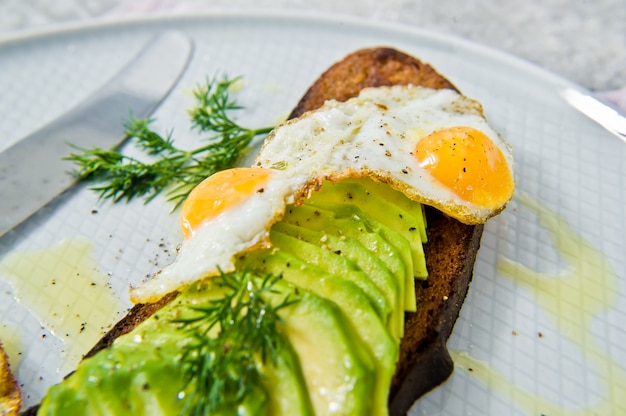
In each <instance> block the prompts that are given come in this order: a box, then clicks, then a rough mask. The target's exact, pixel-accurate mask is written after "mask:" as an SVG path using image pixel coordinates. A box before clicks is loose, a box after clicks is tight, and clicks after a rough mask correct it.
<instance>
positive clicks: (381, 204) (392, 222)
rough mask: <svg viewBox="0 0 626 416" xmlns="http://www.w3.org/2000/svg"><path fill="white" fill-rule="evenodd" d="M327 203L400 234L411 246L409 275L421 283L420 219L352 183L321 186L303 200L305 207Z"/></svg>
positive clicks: (423, 276)
mask: <svg viewBox="0 0 626 416" xmlns="http://www.w3.org/2000/svg"><path fill="white" fill-rule="evenodd" d="M327 203H341V204H352V205H356V206H358V207H359V208H360V209H361V210H362V211H363V212H365V213H366V214H368V215H369V216H371V217H372V218H374V219H375V220H377V221H379V222H381V223H382V224H384V225H386V226H388V227H389V228H391V229H393V230H395V231H397V232H399V233H400V234H402V235H403V236H404V237H405V238H406V239H407V240H408V241H409V243H410V244H411V253H412V257H413V275H414V276H415V277H417V278H422V279H424V278H426V277H427V275H428V272H427V270H426V262H425V259H424V248H423V247H422V243H423V242H422V239H421V232H420V231H419V229H418V227H420V226H423V224H424V222H423V219H418V218H417V217H416V216H415V215H414V214H413V213H411V212H407V211H406V210H404V209H402V208H400V207H399V206H397V205H394V204H393V203H392V202H390V201H388V200H386V199H384V198H383V197H381V196H379V195H377V194H376V193H374V192H370V191H368V190H367V189H366V188H365V187H363V186H362V185H360V184H358V183H354V182H343V181H342V182H325V183H324V185H323V186H322V189H321V190H320V191H319V192H314V193H313V194H312V195H311V197H310V198H309V199H308V200H307V204H309V205H313V206H316V205H317V204H322V205H323V204H327ZM418 217H419V216H418Z"/></svg>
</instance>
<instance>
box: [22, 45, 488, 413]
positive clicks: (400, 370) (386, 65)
mask: <svg viewBox="0 0 626 416" xmlns="http://www.w3.org/2000/svg"><path fill="white" fill-rule="evenodd" d="M402 84H414V85H419V86H424V87H430V88H451V89H455V90H456V88H455V86H454V85H453V84H452V83H451V82H450V81H448V80H447V79H446V78H444V77H443V76H441V75H440V74H439V73H437V72H436V71H435V70H434V69H433V68H432V67H430V66H429V65H427V64H425V63H423V62H421V61H419V60H418V59H416V58H414V57H411V56H409V55H407V54H405V53H402V52H400V51H397V50H395V49H390V48H369V49H362V50H359V51H356V52H354V53H352V54H350V55H348V56H346V57H345V58H344V59H343V60H341V61H339V62H337V63H335V64H334V65H332V66H331V67H330V68H329V69H328V70H327V71H326V72H324V73H323V74H322V75H321V76H320V77H319V78H318V79H317V80H316V81H315V82H314V83H313V84H312V85H311V87H310V88H309V90H308V91H307V92H306V93H305V95H304V96H303V97H302V99H301V100H300V102H299V103H298V104H297V106H296V107H295V108H294V110H293V111H292V112H291V115H290V118H295V117H298V116H300V115H302V114H304V113H305V112H307V111H310V110H314V109H316V108H318V107H319V106H321V105H322V104H323V103H324V102H325V101H326V100H328V99H336V100H338V101H343V100H346V99H348V98H351V97H354V96H356V95H358V94H359V91H361V90H362V89H363V88H366V87H378V86H390V85H402ZM427 216H428V220H429V223H428V243H427V244H426V245H425V254H426V262H427V267H428V271H429V277H428V279H427V280H425V281H423V282H421V283H420V282H418V284H417V285H416V295H417V305H418V309H417V312H415V313H407V314H406V318H405V337H404V338H403V340H402V343H401V346H400V356H399V362H398V366H397V371H396V375H395V377H394V380H393V383H392V390H391V392H390V401H389V409H390V414H392V415H399V414H405V413H406V412H407V411H408V410H409V408H410V406H411V405H412V404H413V403H414V402H415V400H416V399H417V398H419V397H420V396H421V395H423V394H424V393H426V392H428V391H429V390H431V389H432V388H434V387H435V386H437V385H439V384H440V383H441V382H443V381H444V380H445V379H446V378H448V377H449V375H450V374H451V372H452V369H453V363H452V360H451V358H450V355H449V354H448V351H447V349H446V342H447V339H448V337H449V336H450V333H451V332H452V328H453V326H454V323H455V321H456V319H457V317H458V315H459V311H460V309H461V306H462V304H463V301H464V299H465V296H466V294H467V290H468V286H469V283H470V280H471V277H472V270H473V266H474V261H475V259H476V253H477V251H478V247H479V244H480V238H481V235H482V230H483V226H482V225H478V226H470V225H465V224H462V223H460V222H458V221H456V220H454V219H451V218H449V217H446V216H444V215H443V214H442V213H440V212H439V211H436V210H434V209H429V210H427ZM175 296H176V294H175V293H173V294H170V295H168V296H166V297H165V298H163V299H161V300H160V301H159V302H157V303H155V304H146V305H144V304H139V305H135V306H134V307H133V309H132V310H131V311H130V312H129V313H128V314H127V316H126V317H124V318H123V319H122V320H121V321H120V322H118V324H117V325H115V326H114V328H113V329H112V330H111V331H110V332H109V333H107V334H106V335H105V336H104V337H103V338H102V339H101V340H100V341H99V342H98V344H97V345H95V346H94V348H93V349H92V350H91V351H89V353H87V354H86V357H90V356H92V355H94V354H95V353H97V352H98V351H100V350H102V349H104V348H107V347H109V346H110V345H111V344H112V343H113V341H114V340H115V339H116V338H117V337H119V336H121V335H123V334H125V333H127V332H129V331H130V330H132V329H133V328H134V327H135V326H136V325H138V324H139V323H140V322H142V321H143V320H145V319H146V318H148V317H149V316H151V315H152V314H153V313H154V312H156V311H157V310H158V309H160V308H161V307H162V306H163V305H165V304H167V303H168V302H169V301H171V300H172V299H173V298H174V297H175ZM31 410H34V409H31ZM32 414H34V413H32Z"/></svg>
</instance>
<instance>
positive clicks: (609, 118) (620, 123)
mask: <svg viewBox="0 0 626 416" xmlns="http://www.w3.org/2000/svg"><path fill="white" fill-rule="evenodd" d="M561 96H562V97H563V99H564V100H565V101H567V102H568V103H569V104H570V105H571V106H572V107H574V108H575V109H577V110H578V111H580V112H581V113H583V114H584V115H586V116H587V117H589V118H590V119H592V120H593V121H595V122H596V123H598V124H600V125H601V126H602V127H604V128H605V129H606V130H608V131H610V132H611V133H613V134H614V135H616V136H617V137H619V138H620V139H621V140H623V141H624V142H626V117H624V115H622V114H620V113H619V112H618V111H617V110H616V109H614V108H612V107H610V106H609V105H607V104H605V103H603V102H601V101H600V100H598V99H596V98H594V97H592V96H591V95H589V94H584V93H582V92H579V91H576V90H575V89H573V88H567V89H565V90H563V91H562V92H561Z"/></svg>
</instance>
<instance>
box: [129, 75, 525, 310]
mask: <svg viewBox="0 0 626 416" xmlns="http://www.w3.org/2000/svg"><path fill="white" fill-rule="evenodd" d="M348 177H370V178H373V179H374V180H378V181H381V182H384V183H387V184H389V186H391V187H392V188H394V189H396V190H398V191H400V192H403V193H404V194H405V195H406V196H407V197H409V198H410V199H413V200H415V201H417V202H421V203H423V204H426V205H431V206H433V207H435V208H437V209H439V210H440V211H442V212H443V213H445V214H447V215H449V216H451V217H453V218H456V219H457V220H459V221H461V222H463V223H466V224H480V223H484V222H485V221H487V219H489V218H490V217H492V216H494V215H496V214H497V213H499V212H500V211H501V210H502V209H504V208H505V206H506V204H507V203H508V201H509V200H510V199H511V197H512V195H513V191H514V180H513V162H512V155H511V150H510V148H509V146H508V145H507V144H506V143H505V141H504V140H503V139H502V138H501V137H500V136H499V134H498V133H497V132H496V131H495V130H493V129H492V128H491V127H490V126H489V124H488V123H487V121H486V120H485V118H484V116H483V111H482V107H481V105H480V104H479V103H478V102H476V101H474V100H472V99H469V98H467V97H465V96H463V95H461V94H459V93H458V92H456V91H454V90H449V89H444V90H435V89H429V88H423V87H414V86H393V87H379V88H368V89H364V90H363V91H362V92H361V94H360V95H359V96H357V97H355V98H352V99H349V100H347V101H345V102H338V101H334V100H331V101H327V102H326V103H325V104H324V105H323V106H322V107H320V108H319V109H317V110H314V111H311V112H309V113H306V114H304V115H303V116H301V117H299V118H297V119H293V120H290V121H287V122H285V123H283V124H282V125H280V126H278V127H277V128H276V129H275V130H274V131H273V132H272V133H270V135H269V136H268V137H267V139H266V140H265V143H264V144H263V147H262V149H261V151H260V152H259V154H258V155H257V158H256V160H255V162H254V165H253V167H248V168H235V169H231V170H228V171H223V172H220V173H217V174H215V175H213V176H211V177H210V178H208V179H206V180H205V181H204V182H202V183H201V184H200V185H199V186H198V187H197V188H196V189H194V191H193V192H192V193H191V194H190V195H189V197H188V199H187V200H186V201H185V203H184V205H183V208H182V213H181V229H182V231H183V234H184V235H185V240H184V242H183V244H182V246H181V249H180V251H179V254H178V257H177V259H176V260H175V261H174V263H172V264H171V265H170V266H168V267H166V268H165V269H163V270H162V271H161V272H160V273H158V274H156V275H155V276H153V278H152V279H151V280H148V281H147V282H145V283H144V284H143V285H141V286H139V287H137V288H134V289H132V291H131V297H132V299H133V301H135V302H148V301H154V300H157V299H158V298H160V297H162V296H163V295H165V294H167V293H169V292H171V291H173V290H176V289H179V288H180V287H182V286H185V285H187V284H190V283H192V282H194V281H196V280H198V279H201V278H203V277H207V276H211V275H215V274H218V273H220V271H222V272H228V271H232V270H234V264H233V263H234V258H235V256H236V255H237V254H240V253H242V252H245V251H247V250H251V249H254V248H257V247H265V246H268V245H269V240H268V238H269V237H268V236H269V230H270V228H271V226H272V224H274V223H275V222H276V221H279V220H280V218H282V215H283V214H284V212H285V208H286V206H287V205H288V204H293V203H300V202H302V201H303V200H304V199H306V198H307V197H308V196H309V195H310V194H311V192H314V191H315V190H317V189H319V188H320V187H321V185H322V184H323V182H324V181H327V180H330V181H338V180H341V179H343V178H348Z"/></svg>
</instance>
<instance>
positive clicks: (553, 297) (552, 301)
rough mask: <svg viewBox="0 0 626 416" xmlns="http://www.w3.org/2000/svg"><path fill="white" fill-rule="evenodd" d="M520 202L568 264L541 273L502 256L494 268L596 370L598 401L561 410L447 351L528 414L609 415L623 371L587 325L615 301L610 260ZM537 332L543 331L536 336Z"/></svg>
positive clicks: (558, 221)
mask: <svg viewBox="0 0 626 416" xmlns="http://www.w3.org/2000/svg"><path fill="white" fill-rule="evenodd" d="M517 199H518V201H519V202H520V203H521V204H522V205H523V206H525V207H527V208H529V209H531V210H533V211H535V212H536V213H537V216H538V219H539V223H540V225H541V226H542V227H544V228H545V229H547V230H548V232H549V233H550V235H551V236H552V239H553V242H554V245H555V248H556V249H557V250H558V253H559V255H560V256H561V257H562V259H563V260H564V261H565V262H566V263H567V265H568V268H567V269H566V270H565V271H564V272H563V273H560V274H558V275H553V274H546V273H540V272H538V271H536V270H533V269H531V268H529V267H527V266H525V265H523V264H521V263H519V262H516V261H513V260H511V259H508V258H500V259H498V262H497V270H498V272H499V274H500V275H502V276H506V277H508V278H510V279H511V280H513V281H514V282H516V283H519V284H520V285H522V286H524V287H526V288H527V289H528V290H529V293H532V294H534V296H535V299H536V303H537V305H539V307H540V308H541V310H542V312H543V313H545V314H546V316H548V317H549V318H550V320H551V321H552V322H553V323H554V325H555V326H556V328H557V329H558V330H559V333H560V335H561V336H562V337H563V338H565V339H566V340H567V341H569V342H571V343H572V344H573V345H574V346H575V347H576V348H577V349H578V350H579V351H580V352H581V353H582V356H583V357H584V359H585V360H586V362H587V364H589V365H591V366H593V368H594V369H595V370H596V371H597V374H598V377H597V378H596V379H597V381H598V383H599V386H600V391H601V392H602V397H601V401H599V402H594V403H593V404H590V405H588V406H587V407H584V408H578V409H571V408H567V409H566V408H563V407H561V406H559V405H558V404H556V403H554V402H552V401H550V400H548V399H547V398H544V397H542V396H540V395H538V394H536V393H533V392H531V391H528V390H526V389H524V388H522V387H520V386H518V385H515V384H514V383H513V382H511V381H510V379H508V378H507V377H506V376H504V375H503V374H502V373H500V372H499V371H498V370H496V369H495V368H494V367H492V366H490V365H489V363H487V362H485V361H482V360H479V359H477V358H475V357H473V356H471V355H470V354H469V353H468V352H465V351H453V352H451V355H452V357H453V360H454V363H455V365H456V366H457V368H460V369H463V370H464V371H467V372H469V373H470V374H471V375H472V376H473V377H476V378H477V379H478V380H480V381H481V382H482V383H483V384H485V385H486V386H488V387H489V388H490V389H492V390H494V391H497V392H499V393H501V394H503V395H504V396H505V397H509V398H510V399H511V400H512V402H513V403H514V404H516V405H518V406H519V407H520V408H521V409H524V410H525V411H526V412H527V413H528V414H542V415H550V416H552V415H561V414H567V415H575V416H576V415H581V416H582V415H588V414H598V415H608V414H623V412H624V411H626V407H625V405H624V401H623V398H624V397H626V372H625V371H624V367H623V365H622V364H620V363H618V362H617V360H616V359H614V358H612V357H611V356H610V355H609V354H608V353H607V351H605V350H604V349H603V348H602V347H601V346H600V345H599V344H598V343H597V342H596V340H595V339H594V336H593V335H592V333H591V325H592V322H593V320H594V318H596V317H597V316H598V315H599V314H601V313H603V312H605V311H607V310H610V309H611V308H612V307H613V306H615V304H616V301H617V296H616V291H617V283H618V281H617V275H616V273H615V272H614V270H612V268H611V266H610V264H609V261H608V259H607V258H606V257H605V256H604V255H603V254H602V253H601V252H600V251H599V250H597V249H596V248H595V247H593V245H592V244H591V243H590V242H588V241H586V240H585V239H584V238H583V237H581V236H580V235H578V234H576V233H575V232H574V231H573V230H572V229H571V228H570V227H569V225H568V224H567V222H566V221H565V219H563V218H560V217H559V216H557V215H556V214H554V213H553V212H551V211H549V210H548V209H546V208H545V207H543V206H541V204H540V203H539V202H537V201H535V200H533V199H532V198H530V197H529V196H527V195H525V194H521V195H518V197H517ZM540 336H541V334H540Z"/></svg>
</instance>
